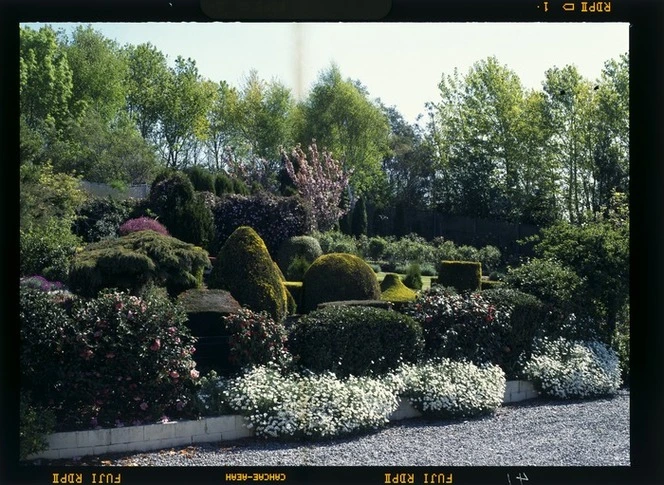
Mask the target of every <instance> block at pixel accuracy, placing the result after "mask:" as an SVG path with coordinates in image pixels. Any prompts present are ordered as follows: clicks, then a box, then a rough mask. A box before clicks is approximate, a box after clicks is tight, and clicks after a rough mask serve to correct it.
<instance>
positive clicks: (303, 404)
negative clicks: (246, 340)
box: [199, 361, 505, 438]
mask: <svg viewBox="0 0 664 485" xmlns="http://www.w3.org/2000/svg"><path fill="white" fill-rule="evenodd" d="M218 389H219V390H220V394H221V395H222V396H223V401H224V403H221V405H222V406H224V407H225V406H228V407H230V408H231V409H232V410H234V411H235V412H239V413H241V414H243V415H244V416H245V417H246V418H247V419H248V421H249V423H250V424H249V426H250V427H251V428H253V429H254V431H255V433H256V435H257V436H264V437H279V438H291V437H293V438H300V437H305V438H306V437H313V438H321V437H332V436H340V435H345V434H351V433H355V432H358V431H362V430H367V429H377V428H379V427H381V426H384V425H385V424H387V423H388V422H389V416H390V415H391V414H392V413H394V411H396V409H397V408H398V405H399V396H404V397H408V398H410V400H411V402H413V405H414V406H415V407H417V408H419V409H420V410H421V411H422V412H423V413H424V414H425V415H431V416H471V415H476V414H483V413H488V412H492V411H494V410H495V409H496V408H497V407H498V406H500V405H501V404H502V401H503V396H504V393H505V375H504V373H503V372H502V370H500V368H498V367H495V366H489V367H485V368H479V367H477V366H475V365H473V364H469V363H460V362H451V361H441V362H438V363H435V364H434V363H432V364H426V365H417V366H416V365H406V364H403V365H402V366H401V367H400V368H399V369H398V370H396V371H395V372H393V373H390V374H387V375H385V376H381V377H353V376H351V377H349V378H347V379H343V380H341V379H338V378H337V377H336V376H334V374H331V373H330V374H324V375H306V376H303V375H298V374H291V375H288V376H282V375H281V374H280V373H279V371H278V370H277V369H274V368H271V367H266V366H260V367H254V368H253V369H252V370H250V371H248V372H247V373H245V374H244V375H242V376H240V377H236V378H234V379H231V380H228V381H224V380H221V379H220V380H219V381H218ZM199 398H200V399H201V400H202V401H205V402H206V404H210V403H211V401H213V400H212V399H210V396H209V395H208V394H206V395H204V396H199ZM215 404H217V405H219V404H220V403H215ZM206 407H207V406H206ZM211 411H212V410H211Z"/></svg>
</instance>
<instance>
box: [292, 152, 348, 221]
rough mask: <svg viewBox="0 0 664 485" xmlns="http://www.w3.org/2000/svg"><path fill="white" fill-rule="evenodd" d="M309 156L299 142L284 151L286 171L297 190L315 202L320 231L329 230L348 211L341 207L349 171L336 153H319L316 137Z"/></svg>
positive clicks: (313, 206)
mask: <svg viewBox="0 0 664 485" xmlns="http://www.w3.org/2000/svg"><path fill="white" fill-rule="evenodd" d="M308 152H309V159H308V160H307V155H306V154H305V153H304V150H302V148H301V147H300V146H299V145H298V146H296V147H295V148H294V149H293V150H292V152H291V153H290V157H289V156H288V155H287V154H286V152H285V151H283V152H282V159H283V163H284V167H285V169H286V173H288V176H289V177H290V178H291V180H292V181H293V183H294V184H295V187H296V188H297V191H298V192H299V193H300V195H301V196H302V198H303V199H305V200H306V201H308V202H309V203H310V205H311V208H312V212H313V217H314V221H315V224H316V226H317V228H318V230H319V231H321V232H323V231H327V230H329V229H331V228H332V226H334V224H335V223H336V222H337V221H338V220H339V218H340V217H341V216H343V215H344V214H345V213H346V212H347V210H344V209H342V208H341V207H339V202H340V201H341V194H342V193H343V191H344V190H345V189H346V187H347V186H348V174H347V173H345V172H344V170H343V168H342V166H341V163H340V162H339V161H337V160H334V159H333V158H332V154H331V153H328V152H323V153H322V156H321V155H319V153H318V148H317V147H316V143H315V140H314V141H313V142H312V144H311V145H310V146H309V150H308Z"/></svg>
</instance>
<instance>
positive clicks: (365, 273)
mask: <svg viewBox="0 0 664 485" xmlns="http://www.w3.org/2000/svg"><path fill="white" fill-rule="evenodd" d="M378 299H380V286H379V285H378V280H377V279H376V274H375V273H374V272H373V270H372V269H371V268H370V267H369V266H368V265H367V263H365V262H364V261H362V259H360V258H359V257H357V256H354V255H352V254H341V253H332V254H325V255H323V256H321V257H320V258H318V259H317V260H316V261H314V263H313V264H312V265H311V266H310V267H309V270H308V271H307V272H306V274H305V275H304V296H303V302H302V306H303V308H302V311H303V312H309V311H312V310H315V309H316V307H317V306H318V304H319V303H323V302H326V301H341V300H378Z"/></svg>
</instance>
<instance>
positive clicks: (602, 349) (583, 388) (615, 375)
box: [523, 338, 621, 398]
mask: <svg viewBox="0 0 664 485" xmlns="http://www.w3.org/2000/svg"><path fill="white" fill-rule="evenodd" d="M523 372H524V375H525V376H526V377H527V378H529V379H531V380H533V381H534V382H535V383H536V384H537V385H538V386H539V387H540V389H541V392H542V393H543V394H548V395H550V396H555V397H559V398H585V397H592V396H602V395H609V394H615V392H616V391H617V390H618V388H619V387H620V384H621V378H620V362H619V359H618V355H617V354H616V353H615V352H614V351H613V350H612V349H610V348H608V347H607V346H606V345H604V344H602V343H600V342H579V341H577V342H571V341H568V340H565V339H562V338H560V339H557V340H548V339H543V340H542V341H540V342H538V344H537V345H536V347H535V351H534V352H533V355H532V357H531V358H530V360H528V362H526V364H525V366H524V369H523Z"/></svg>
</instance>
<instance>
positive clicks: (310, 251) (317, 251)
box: [277, 236, 323, 281]
mask: <svg viewBox="0 0 664 485" xmlns="http://www.w3.org/2000/svg"><path fill="white" fill-rule="evenodd" d="M322 254H323V251H322V249H321V247H320V244H319V243H318V240H317V239H316V238H313V237H311V236H294V237H291V238H289V239H287V240H285V241H284V242H283V243H282V244H281V247H280V248H279V252H278V253H277V264H278V265H279V268H281V271H282V272H283V273H284V275H285V276H286V279H287V280H289V281H302V277H303V276H304V273H305V272H306V270H307V269H308V267H309V265H311V263H313V262H314V261H315V260H316V259H317V258H318V257H319V256H321V255H322ZM298 258H299V259H300V262H299V263H298V264H297V266H296V268H294V269H295V270H296V271H295V272H294V274H291V272H290V271H289V269H290V267H291V265H292V264H293V263H294V262H295V261H296V260H297V259H298ZM305 263H306V264H305ZM305 266H306V267H305ZM303 269H304V271H302V270H303Z"/></svg>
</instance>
